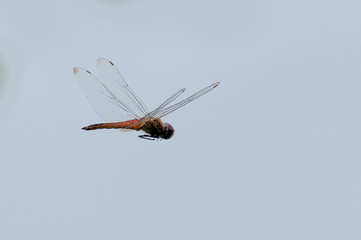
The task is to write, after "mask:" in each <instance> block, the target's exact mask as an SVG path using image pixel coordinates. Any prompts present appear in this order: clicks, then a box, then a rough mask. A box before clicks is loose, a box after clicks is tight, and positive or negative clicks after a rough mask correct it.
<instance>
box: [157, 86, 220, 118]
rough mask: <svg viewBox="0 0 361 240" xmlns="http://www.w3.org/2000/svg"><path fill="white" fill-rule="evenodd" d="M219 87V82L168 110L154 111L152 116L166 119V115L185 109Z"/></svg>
mask: <svg viewBox="0 0 361 240" xmlns="http://www.w3.org/2000/svg"><path fill="white" fill-rule="evenodd" d="M218 85H219V82H216V83H213V84H211V85H209V86H208V87H206V88H203V89H202V90H200V91H198V92H196V93H195V94H193V95H192V96H189V97H188V98H186V99H184V100H183V101H181V102H178V103H176V104H173V105H172V106H169V107H167V108H162V109H159V110H158V111H152V113H153V114H152V116H153V117H154V118H161V117H164V116H165V115H167V114H169V113H171V112H173V111H175V110H177V109H178V108H181V107H183V106H184V105H186V104H188V103H190V102H192V101H194V100H196V99H197V98H199V97H200V96H202V95H204V94H206V93H207V92H209V91H211V90H212V89H214V88H215V87H217V86H218ZM157 109H158V108H157Z"/></svg>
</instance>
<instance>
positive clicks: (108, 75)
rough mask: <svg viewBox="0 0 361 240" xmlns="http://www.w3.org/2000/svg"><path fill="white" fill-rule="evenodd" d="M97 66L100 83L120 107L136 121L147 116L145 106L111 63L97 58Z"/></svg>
mask: <svg viewBox="0 0 361 240" xmlns="http://www.w3.org/2000/svg"><path fill="white" fill-rule="evenodd" d="M97 66H98V71H99V76H100V79H101V81H102V83H103V84H104V85H105V86H107V88H109V89H111V91H112V94H113V95H114V96H115V97H116V99H117V101H118V102H120V103H122V107H123V108H125V110H126V111H127V112H128V113H130V114H131V115H132V116H136V118H138V119H140V118H142V117H144V116H145V115H147V114H148V109H147V107H146V106H145V104H144V103H143V102H142V100H141V99H140V98H139V97H138V96H137V95H136V94H135V93H134V92H133V90H132V89H131V88H130V87H129V85H128V84H127V82H126V81H125V79H124V78H123V76H122V74H121V73H120V72H119V71H118V69H117V68H116V67H115V65H114V64H113V63H112V62H111V61H109V60H107V59H105V58H98V60H97Z"/></svg>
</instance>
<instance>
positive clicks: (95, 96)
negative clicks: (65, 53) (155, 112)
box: [73, 67, 138, 122]
mask: <svg viewBox="0 0 361 240" xmlns="http://www.w3.org/2000/svg"><path fill="white" fill-rule="evenodd" d="M73 72H74V75H75V78H76V79H77V81H78V84H79V86H80V87H81V88H82V89H83V91H84V93H85V95H86V97H87V98H88V100H89V102H90V104H91V106H92V107H93V108H94V110H95V111H96V112H97V113H98V114H99V116H100V117H101V118H103V119H104V120H105V121H106V122H121V121H126V120H131V119H135V118H138V115H136V114H133V112H132V111H128V107H126V106H124V103H122V102H121V101H120V99H119V98H118V96H116V95H115V94H114V93H113V92H112V91H113V89H112V90H110V88H109V87H108V86H106V85H105V84H104V83H102V82H101V81H99V80H98V79H97V78H96V77H95V76H94V75H93V74H92V73H90V72H89V71H88V70H85V69H83V68H79V67H75V68H74V69H73Z"/></svg>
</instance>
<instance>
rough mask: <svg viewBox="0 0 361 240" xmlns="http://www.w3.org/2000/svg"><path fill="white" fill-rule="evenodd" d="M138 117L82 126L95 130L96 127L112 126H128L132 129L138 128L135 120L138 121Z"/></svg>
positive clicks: (106, 127) (109, 127)
mask: <svg viewBox="0 0 361 240" xmlns="http://www.w3.org/2000/svg"><path fill="white" fill-rule="evenodd" d="M138 121H139V120H138V119H133V120H129V121H124V122H115V123H97V124H92V125H89V126H86V127H83V128H82V129H84V130H87V131H88V130H96V129H112V128H129V129H133V130H138V129H139V127H140V126H138V125H139V124H137V123H136V122H138Z"/></svg>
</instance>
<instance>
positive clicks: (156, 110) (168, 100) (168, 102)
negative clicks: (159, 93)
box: [148, 88, 186, 116]
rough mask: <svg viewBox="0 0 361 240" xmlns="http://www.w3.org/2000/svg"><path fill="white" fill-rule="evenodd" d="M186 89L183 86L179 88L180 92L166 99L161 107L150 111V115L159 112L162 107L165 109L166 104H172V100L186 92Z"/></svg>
mask: <svg viewBox="0 0 361 240" xmlns="http://www.w3.org/2000/svg"><path fill="white" fill-rule="evenodd" d="M185 90H186V89H185V88H182V89H181V90H179V91H178V92H176V93H175V94H173V95H172V96H170V97H169V98H168V99H167V100H166V101H164V102H163V103H162V104H161V105H160V106H159V107H157V108H156V109H154V110H153V111H152V112H150V113H149V114H148V115H149V116H153V115H154V114H155V113H157V112H159V111H160V110H161V109H163V108H164V107H165V106H167V105H168V104H170V103H171V102H173V101H174V100H175V99H176V98H177V97H179V96H180V95H181V94H182V93H184V91H185Z"/></svg>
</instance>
